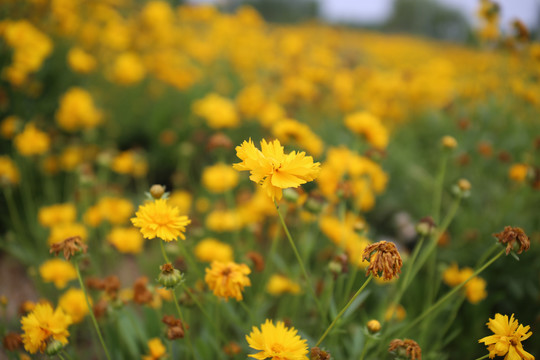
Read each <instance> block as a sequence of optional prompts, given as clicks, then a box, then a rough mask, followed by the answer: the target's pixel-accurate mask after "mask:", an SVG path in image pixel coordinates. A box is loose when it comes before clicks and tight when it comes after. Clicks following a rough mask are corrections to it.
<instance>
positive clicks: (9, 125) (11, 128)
mask: <svg viewBox="0 0 540 360" xmlns="http://www.w3.org/2000/svg"><path fill="white" fill-rule="evenodd" d="M20 122H21V120H20V119H19V118H18V117H16V116H13V115H12V116H8V117H6V118H5V119H4V120H2V123H0V134H1V135H2V137H4V138H6V139H11V138H13V136H15V133H16V132H17V128H18V125H19V123H20Z"/></svg>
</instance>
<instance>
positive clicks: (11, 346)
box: [2, 332, 23, 351]
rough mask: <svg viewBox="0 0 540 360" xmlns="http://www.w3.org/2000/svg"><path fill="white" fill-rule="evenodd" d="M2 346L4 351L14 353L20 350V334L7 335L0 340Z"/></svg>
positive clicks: (11, 333) (21, 343)
mask: <svg viewBox="0 0 540 360" xmlns="http://www.w3.org/2000/svg"><path fill="white" fill-rule="evenodd" d="M2 344H3V345H4V349H6V350H8V351H15V350H18V349H20V348H22V345H23V342H22V337H21V334H17V333H15V332H10V333H7V334H6V336H4V339H3V340H2Z"/></svg>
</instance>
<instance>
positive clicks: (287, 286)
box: [266, 274, 300, 296]
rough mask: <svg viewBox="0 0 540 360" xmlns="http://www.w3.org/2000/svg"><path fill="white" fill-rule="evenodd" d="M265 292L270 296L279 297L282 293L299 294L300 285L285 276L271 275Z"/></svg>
mask: <svg viewBox="0 0 540 360" xmlns="http://www.w3.org/2000/svg"><path fill="white" fill-rule="evenodd" d="M266 292H268V293H269V294H270V295H274V296H279V295H282V294H284V293H290V294H298V293H300V285H298V283H296V282H294V281H292V280H291V279H289V278H288V277H286V276H283V275H280V274H273V275H272V276H271V277H270V279H269V280H268V284H266Z"/></svg>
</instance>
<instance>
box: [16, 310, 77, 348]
mask: <svg viewBox="0 0 540 360" xmlns="http://www.w3.org/2000/svg"><path fill="white" fill-rule="evenodd" d="M71 322H72V320H71V317H70V316H69V315H66V314H65V313H64V312H63V311H62V309H60V308H57V309H56V310H53V308H52V307H51V305H50V304H38V305H36V307H35V308H34V309H33V310H32V312H31V313H30V314H28V315H27V316H25V317H23V318H22V319H21V325H22V330H23V332H24V334H23V335H22V341H23V344H24V349H25V350H26V351H28V352H29V353H31V354H35V353H36V352H38V351H39V352H41V353H43V352H44V351H45V349H46V348H47V345H48V343H49V342H50V341H51V339H53V340H56V341H59V342H60V343H61V344H62V345H66V344H67V343H68V340H67V338H68V336H69V331H68V329H67V328H68V326H69V325H71Z"/></svg>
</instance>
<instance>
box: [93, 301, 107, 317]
mask: <svg viewBox="0 0 540 360" xmlns="http://www.w3.org/2000/svg"><path fill="white" fill-rule="evenodd" d="M108 306H109V303H108V302H107V300H105V299H99V301H98V302H97V303H96V304H95V305H94V306H93V307H92V311H93V312H94V316H95V317H97V318H100V317H102V316H103V315H105V313H106V312H107V308H108Z"/></svg>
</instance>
